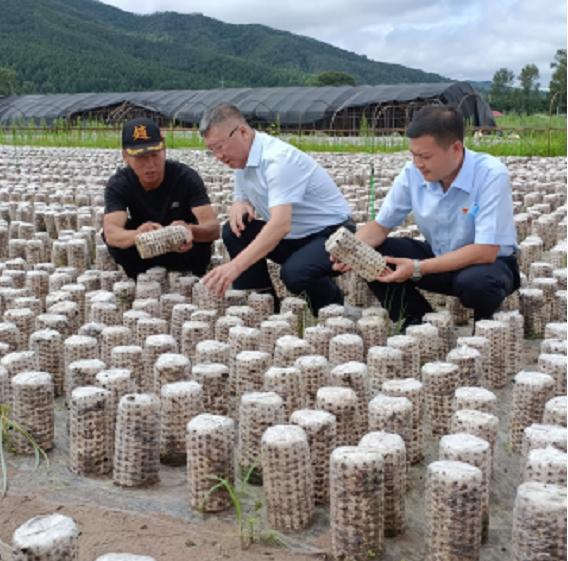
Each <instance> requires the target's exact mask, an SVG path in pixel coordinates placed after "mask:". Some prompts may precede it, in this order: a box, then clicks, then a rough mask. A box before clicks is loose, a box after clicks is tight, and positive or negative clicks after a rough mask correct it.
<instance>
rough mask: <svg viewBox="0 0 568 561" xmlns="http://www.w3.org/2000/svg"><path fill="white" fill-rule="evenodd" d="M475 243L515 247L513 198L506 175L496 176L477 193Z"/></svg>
mask: <svg viewBox="0 0 568 561" xmlns="http://www.w3.org/2000/svg"><path fill="white" fill-rule="evenodd" d="M478 207H479V208H478V212H477V216H476V217H475V243H480V244H495V245H515V244H516V235H515V229H514V227H513V226H512V225H513V224H514V219H513V196H512V190H511V183H510V182H509V176H508V174H507V173H499V174H496V175H495V176H494V177H493V178H491V179H490V180H489V181H487V182H486V183H485V184H484V186H483V187H482V189H481V190H480V193H479V198H478Z"/></svg>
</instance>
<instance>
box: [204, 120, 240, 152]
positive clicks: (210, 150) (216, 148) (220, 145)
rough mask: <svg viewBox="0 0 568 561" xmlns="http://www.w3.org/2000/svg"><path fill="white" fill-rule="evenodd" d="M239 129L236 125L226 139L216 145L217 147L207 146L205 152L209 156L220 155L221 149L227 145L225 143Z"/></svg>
mask: <svg viewBox="0 0 568 561" xmlns="http://www.w3.org/2000/svg"><path fill="white" fill-rule="evenodd" d="M238 128H239V125H237V126H236V127H235V128H234V129H233V130H232V131H231V132H230V133H229V134H228V135H227V138H225V140H222V141H221V142H218V143H217V146H209V149H208V150H207V152H209V153H210V154H212V155H214V154H220V153H221V152H223V149H224V148H225V145H226V144H227V142H228V141H229V140H230V139H231V137H232V136H233V135H234V134H235V132H236V131H237V129H238Z"/></svg>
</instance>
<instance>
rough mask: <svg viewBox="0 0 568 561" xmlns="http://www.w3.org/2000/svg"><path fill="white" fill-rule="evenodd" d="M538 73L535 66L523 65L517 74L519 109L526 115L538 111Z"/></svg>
mask: <svg viewBox="0 0 568 561" xmlns="http://www.w3.org/2000/svg"><path fill="white" fill-rule="evenodd" d="M539 76H540V73H539V71H538V68H537V67H536V65H535V64H527V65H525V66H524V67H523V68H522V70H521V73H520V74H519V83H520V84H521V93H522V95H521V106H520V107H519V109H520V110H521V111H524V112H525V113H527V114H530V113H534V112H535V111H537V110H538V109H539V107H538V106H539V105H540V103H539V102H540V99H539V97H540V95H539V86H540V84H539V83H538V82H537V80H538V78H539Z"/></svg>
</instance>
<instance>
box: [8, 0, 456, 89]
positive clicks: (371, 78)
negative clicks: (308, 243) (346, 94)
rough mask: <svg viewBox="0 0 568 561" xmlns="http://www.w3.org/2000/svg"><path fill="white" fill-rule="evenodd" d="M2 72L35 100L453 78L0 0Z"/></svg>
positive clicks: (308, 42) (96, 11)
mask: <svg viewBox="0 0 568 561" xmlns="http://www.w3.org/2000/svg"><path fill="white" fill-rule="evenodd" d="M0 67H8V68H11V69H13V70H15V71H16V72H17V77H18V82H19V84H20V86H19V89H20V90H21V91H25V92H26V93H57V92H101V91H129V90H130V91H133V90H157V89H202V88H218V87H259V86H288V85H304V84H306V83H307V82H308V81H309V80H310V78H312V77H313V76H314V75H315V74H318V73H320V72H324V71H340V72H346V73H349V74H350V75H351V76H353V78H354V79H355V81H356V82H357V83H358V84H392V83H402V82H439V81H445V80H447V79H446V78H443V77H442V76H439V75H437V74H429V73H426V72H422V71H420V70H415V69H412V68H407V67H405V66H402V65H398V64H387V63H384V62H376V61H372V60H369V59H368V58H367V57H365V56H361V55H357V54H355V53H351V52H348V51H345V50H342V49H339V48H336V47H333V46H331V45H328V44H327V43H323V42H321V41H316V40H314V39H310V38H307V37H303V36H299V35H294V34H292V33H288V32H286V31H279V30H277V29H272V28H270V27H266V26H263V25H230V24H226V23H223V22H221V21H218V20H215V19H212V18H208V17H205V16H203V15H201V14H190V15H184V14H178V13H174V12H161V13H156V14H152V15H148V16H141V15H135V14H131V13H128V12H124V11H122V10H119V9H117V8H114V7H111V6H108V5H106V4H103V3H101V2H98V1H96V0H0Z"/></svg>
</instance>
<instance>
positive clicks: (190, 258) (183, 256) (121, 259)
mask: <svg viewBox="0 0 568 561" xmlns="http://www.w3.org/2000/svg"><path fill="white" fill-rule="evenodd" d="M105 243H106V242H105ZM107 247H108V250H109V253H110V254H111V256H112V258H113V259H114V260H115V261H116V262H117V263H118V264H119V265H120V266H121V267H122V268H123V269H124V272H125V273H126V275H127V276H128V277H129V278H131V279H136V277H137V276H138V275H139V274H140V273H144V272H145V271H147V270H148V269H151V268H152V267H164V268H166V269H167V270H168V271H191V272H192V273H193V274H194V275H197V276H202V275H204V274H205V271H206V269H207V267H208V265H209V262H210V261H211V243H203V242H194V244H193V247H192V248H191V249H190V250H189V251H187V252H186V253H175V252H172V253H165V254H164V255H158V256H157V257H151V258H150V259H142V258H141V257H140V254H139V253H138V250H137V249H136V246H132V247H129V248H127V249H120V248H118V247H111V246H110V245H108V244H107Z"/></svg>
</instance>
